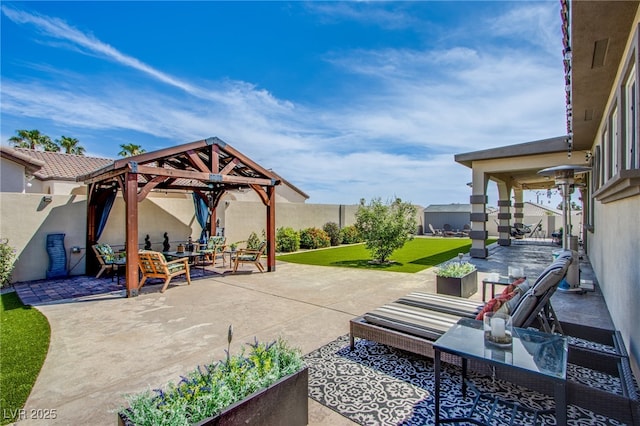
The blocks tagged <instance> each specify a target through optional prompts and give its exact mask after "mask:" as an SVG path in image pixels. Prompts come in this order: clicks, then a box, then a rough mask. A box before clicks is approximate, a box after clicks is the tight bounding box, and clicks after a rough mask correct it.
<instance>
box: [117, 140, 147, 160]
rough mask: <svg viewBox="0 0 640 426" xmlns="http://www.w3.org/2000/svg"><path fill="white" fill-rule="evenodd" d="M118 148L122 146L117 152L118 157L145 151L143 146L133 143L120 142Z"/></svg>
mask: <svg viewBox="0 0 640 426" xmlns="http://www.w3.org/2000/svg"><path fill="white" fill-rule="evenodd" d="M120 148H122V150H121V151H120V152H119V153H118V155H119V156H120V157H131V156H133V155H138V154H142V153H143V152H146V150H145V149H144V148H142V147H141V146H140V145H136V144H134V143H123V144H120Z"/></svg>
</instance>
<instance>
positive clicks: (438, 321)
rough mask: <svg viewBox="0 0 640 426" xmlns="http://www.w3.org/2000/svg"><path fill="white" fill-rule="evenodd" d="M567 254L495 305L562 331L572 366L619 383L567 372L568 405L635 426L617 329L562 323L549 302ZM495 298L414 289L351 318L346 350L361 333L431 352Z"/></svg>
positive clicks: (502, 372) (639, 420)
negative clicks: (603, 384) (604, 384)
mask: <svg viewBox="0 0 640 426" xmlns="http://www.w3.org/2000/svg"><path fill="white" fill-rule="evenodd" d="M572 253H573V252H571V251H565V252H563V253H561V254H560V256H559V257H558V259H556V260H554V262H552V263H551V264H550V265H549V266H548V267H547V268H546V269H545V270H544V271H543V272H542V273H541V274H540V276H538V278H537V279H536V280H535V281H534V282H533V284H530V283H528V282H526V281H525V282H523V283H521V284H520V285H519V286H518V287H520V288H519V289H514V288H513V287H512V288H511V289H509V290H511V291H516V293H517V294H515V295H513V297H512V298H511V299H510V300H508V301H505V302H503V303H502V306H501V309H502V310H503V311H504V312H506V313H509V314H510V315H512V318H513V326H514V327H520V328H529V327H533V328H537V329H539V330H541V331H545V332H549V333H561V334H565V335H567V336H568V340H569V354H568V355H569V357H568V361H569V363H570V364H573V365H575V366H578V370H577V371H584V369H587V370H588V371H595V372H597V374H600V373H602V374H605V375H608V376H609V377H612V378H615V379H616V383H617V384H618V385H617V386H615V389H600V388H597V387H593V386H592V383H591V382H590V379H589V378H587V379H586V380H584V379H583V378H582V377H573V376H571V377H569V378H568V385H567V389H568V391H567V395H568V399H567V400H568V403H569V404H575V405H578V406H582V407H585V408H588V409H590V410H593V411H594V412H596V413H599V414H603V415H606V416H608V417H612V418H616V419H618V420H621V421H624V422H627V423H630V424H640V404H639V402H638V393H637V387H636V384H635V382H634V379H633V374H632V372H631V367H630V363H629V358H628V354H627V351H626V348H625V346H624V343H623V341H622V338H621V335H620V333H619V332H618V331H616V330H604V329H600V328H595V327H589V326H583V325H582V324H571V323H565V322H560V321H559V320H558V318H557V316H556V315H555V312H554V311H553V308H552V306H551V302H550V298H551V296H552V295H553V293H554V292H555V290H556V289H557V287H558V285H559V284H560V282H561V281H562V279H563V278H564V277H565V276H566V273H567V270H568V268H569V265H570V264H571V262H574V261H577V258H576V257H577V256H575V255H572ZM506 291H507V290H505V292H506ZM495 302H496V301H495V299H492V300H490V301H488V302H487V303H481V302H477V301H472V300H468V299H464V298H460V297H455V296H445V295H439V294H433V293H423V292H414V293H411V294H409V295H407V296H404V297H401V298H400V299H398V300H396V301H394V302H391V303H388V304H386V305H383V306H381V307H379V308H377V309H374V310H372V311H370V312H367V313H366V314H364V315H362V316H360V317H357V318H354V319H352V320H351V321H350V344H351V349H354V345H355V338H362V339H366V340H371V341H375V342H378V343H381V344H384V345H388V346H392V347H395V348H398V349H401V350H405V351H408V352H412V353H415V354H419V355H423V356H426V357H429V358H433V356H434V350H433V343H434V342H435V341H436V340H437V339H438V338H439V337H440V336H442V335H443V334H444V333H445V332H446V331H447V330H448V329H449V328H450V327H452V326H453V325H455V324H456V323H457V322H458V321H459V320H460V319H461V318H473V319H475V318H477V317H478V314H479V313H480V312H481V311H483V310H485V311H490V310H492V309H491V306H490V305H491V304H495ZM442 360H443V361H446V362H449V363H453V364H457V365H459V364H460V359H459V358H457V357H456V356H454V355H449V354H446V353H442ZM469 368H470V369H472V370H475V371H477V372H479V373H481V374H489V373H493V372H494V371H490V370H489V369H488V366H487V365H486V364H483V363H481V362H479V361H474V362H470V363H469ZM581 369H583V370H581ZM572 371H574V370H572ZM495 374H496V377H499V378H502V379H504V380H507V381H510V382H513V383H517V384H520V385H522V386H525V387H527V388H530V389H533V390H535V391H538V392H542V393H545V394H548V395H552V394H553V389H552V388H551V387H550V386H548V385H547V384H545V383H543V381H535V382H532V381H526V382H524V381H523V380H522V378H521V377H518V376H517V375H514V374H513V373H512V370H510V369H500V368H498V367H496V368H495Z"/></svg>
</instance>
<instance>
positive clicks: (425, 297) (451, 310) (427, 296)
mask: <svg viewBox="0 0 640 426" xmlns="http://www.w3.org/2000/svg"><path fill="white" fill-rule="evenodd" d="M396 302H398V303H402V304H405V305H410V306H416V307H418V308H423V309H432V310H435V311H439V312H444V313H446V314H451V315H459V316H465V317H469V318H475V316H476V315H477V314H478V312H480V310H481V309H482V308H483V303H482V302H478V301H475V300H469V299H465V298H462V297H456V296H448V295H444V294H436V293H425V292H420V291H415V292H413V293H410V294H408V295H406V296H403V297H401V298H400V299H398V300H397V301H396Z"/></svg>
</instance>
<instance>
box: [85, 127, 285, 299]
mask: <svg viewBox="0 0 640 426" xmlns="http://www.w3.org/2000/svg"><path fill="white" fill-rule="evenodd" d="M77 180H78V181H82V182H84V183H85V184H87V185H88V191H87V193H88V196H87V247H89V246H91V245H93V244H96V243H97V240H98V237H99V230H98V227H99V225H98V224H99V223H100V222H101V221H102V222H104V221H105V218H101V217H99V215H103V214H106V213H104V205H101V203H104V202H105V200H106V198H105V197H107V198H108V197H109V193H111V194H113V193H114V192H116V193H117V191H118V190H120V191H121V192H122V194H123V198H124V202H125V222H126V223H125V225H126V243H125V245H126V247H125V250H126V251H127V253H137V251H138V203H140V202H142V201H143V200H144V199H145V198H146V197H147V196H148V195H149V194H150V193H151V192H153V191H158V190H162V191H168V190H176V191H185V192H195V193H196V194H198V195H199V196H200V197H202V198H203V199H206V200H207V201H208V204H209V207H210V209H211V225H210V226H211V228H212V229H209V231H210V232H211V233H212V234H213V230H214V229H215V228H214V226H215V225H214V224H215V221H216V218H215V209H216V207H217V206H218V203H219V202H220V200H221V198H222V196H223V195H224V193H225V192H226V191H230V190H236V189H241V188H251V189H253V190H254V191H255V192H256V194H257V195H258V197H259V198H260V200H261V201H262V203H263V204H264V205H265V206H266V208H267V213H266V215H267V217H266V234H267V270H268V271H275V186H276V185H279V184H280V179H279V178H278V176H277V175H276V174H275V173H273V172H271V171H270V170H267V169H265V168H263V167H262V166H260V165H259V164H257V163H256V162H254V161H253V160H251V159H250V158H248V157H247V156H245V155H244V154H242V153H241V152H239V151H237V150H236V149H235V148H233V147H231V146H230V145H228V144H227V143H226V142H224V141H222V140H221V139H219V138H216V137H213V138H208V139H203V140H200V141H196V142H190V143H187V144H183V145H178V146H173V147H170V148H165V149H161V150H158V151H153V152H146V153H143V154H139V155H135V156H132V157H128V158H125V159H119V160H115V161H114V162H113V164H110V165H108V166H106V167H104V168H102V169H99V170H96V171H94V172H91V173H88V174H86V175H83V176H79V177H78V178H77ZM111 199H113V198H111ZM103 225H104V223H103ZM92 260H94V259H87V262H88V265H87V270H88V271H89V270H90V269H91V267H90V266H91V265H90V264H89V263H90V262H91V261H92ZM126 285H127V295H128V296H135V295H137V292H138V286H139V283H138V258H137V256H127V273H126Z"/></svg>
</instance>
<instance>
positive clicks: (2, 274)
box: [0, 238, 18, 287]
mask: <svg viewBox="0 0 640 426" xmlns="http://www.w3.org/2000/svg"><path fill="white" fill-rule="evenodd" d="M16 260H18V256H17V255H16V250H15V249H14V248H13V247H11V246H10V245H9V240H8V239H6V238H2V239H0V287H4V286H8V285H9V284H10V283H11V273H12V272H13V268H14V267H15V266H16Z"/></svg>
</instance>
